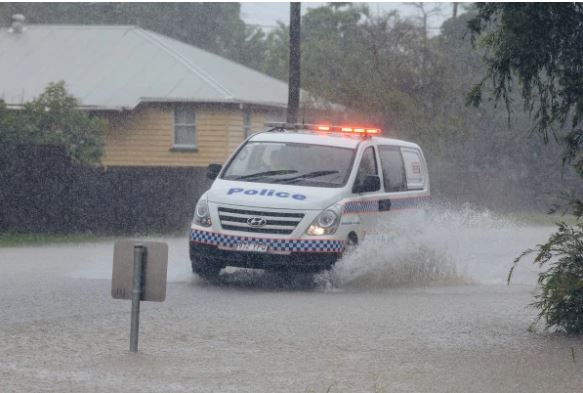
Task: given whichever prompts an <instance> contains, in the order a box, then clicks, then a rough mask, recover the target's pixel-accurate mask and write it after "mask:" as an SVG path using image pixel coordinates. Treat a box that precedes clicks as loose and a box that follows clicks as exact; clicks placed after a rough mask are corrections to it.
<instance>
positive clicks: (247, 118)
mask: <svg viewBox="0 0 583 393" xmlns="http://www.w3.org/2000/svg"><path fill="white" fill-rule="evenodd" d="M243 131H244V132H245V138H247V137H248V136H249V135H251V112H250V111H245V112H243Z"/></svg>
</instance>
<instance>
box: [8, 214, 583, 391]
mask: <svg viewBox="0 0 583 393" xmlns="http://www.w3.org/2000/svg"><path fill="white" fill-rule="evenodd" d="M552 230H553V229H552V228H551V227H534V226H520V225H516V224H514V223H512V222H509V221H506V220H501V219H497V218H494V217H493V216H492V215H490V214H489V213H487V212H482V213H478V212H475V211H472V210H470V209H467V210H465V211H461V212H460V211H458V212H455V213H454V212H452V211H448V210H441V211H438V212H435V213H433V214H432V215H431V216H429V217H425V218H424V219H423V222H422V225H418V223H417V224H415V225H412V224H411V225H406V224H403V225H396V226H394V225H393V226H391V227H388V226H387V227H386V228H384V227H383V228H380V229H379V231H380V235H378V236H376V237H370V238H369V239H368V240H366V241H365V242H363V244H362V245H361V247H360V248H359V249H358V250H357V251H356V252H355V253H354V254H352V255H351V256H350V257H348V258H347V259H346V260H344V261H342V262H340V263H339V264H338V265H337V266H336V267H335V268H334V269H333V271H331V272H329V273H325V274H320V275H318V276H317V277H315V279H313V280H312V279H309V278H306V277H299V278H296V279H294V280H292V281H289V280H286V278H285V277H282V276H279V275H276V274H263V273H262V272H254V271H247V270H241V269H228V270H227V271H226V272H223V274H222V275H221V278H220V280H219V282H218V283H217V285H208V284H206V283H204V282H203V281H201V280H199V279H198V278H196V277H195V276H193V275H192V273H191V272H190V267H189V260H188V254H187V240H186V239H187V237H186V236H184V238H172V239H163V240H164V241H166V242H167V243H168V244H169V246H170V256H169V271H168V279H169V284H168V293H167V300H166V301H165V302H164V303H143V304H142V319H141V335H140V352H139V353H138V354H129V353H128V333H129V311H130V303H129V302H127V301H121V300H113V299H112V298H111V297H110V284H111V283H110V280H111V263H112V254H113V242H110V241H104V242H97V243H86V244H76V245H58V246H57V245H46V246H38V247H14V248H0V354H1V356H0V391H1V392H40V391H55V392H80V391H99V392H101V391H103V392H118V391H120V392H121V391H130V392H131V391H140V392H391V393H392V392H548V391H556V392H574V393H575V392H582V391H583V366H582V365H583V339H581V338H573V337H567V336H565V335H562V334H558V333H554V334H552V333H545V332H542V331H540V330H539V331H537V332H529V331H528V326H529V325H530V323H531V322H532V321H533V320H534V318H535V316H536V313H535V311H534V310H532V309H529V308H528V307H527V306H528V304H529V303H530V302H531V301H532V295H533V291H534V288H535V286H534V285H535V282H536V273H537V270H536V269H535V268H534V267H533V266H532V265H531V264H530V262H529V261H528V260H525V261H524V262H522V263H521V265H520V266H519V268H518V270H517V273H516V275H515V276H514V278H513V281H512V284H511V285H510V286H506V277H507V273H508V269H509V268H510V266H511V264H512V260H513V259H514V258H515V257H516V256H517V255H519V254H520V253H521V252H522V251H523V250H524V249H526V248H529V247H532V246H534V245H535V244H537V243H540V242H542V241H544V240H545V239H546V238H547V237H548V235H549V234H550V233H551V232H552Z"/></svg>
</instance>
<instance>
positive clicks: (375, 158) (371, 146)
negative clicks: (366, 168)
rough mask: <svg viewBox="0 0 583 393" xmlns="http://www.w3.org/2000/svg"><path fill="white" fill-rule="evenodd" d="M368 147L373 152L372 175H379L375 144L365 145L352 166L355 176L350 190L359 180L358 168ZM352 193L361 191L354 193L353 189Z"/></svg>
mask: <svg viewBox="0 0 583 393" xmlns="http://www.w3.org/2000/svg"><path fill="white" fill-rule="evenodd" d="M369 148H370V149H371V150H372V154H373V161H374V165H375V174H374V175H376V176H379V175H380V172H379V160H378V158H377V156H378V154H377V152H376V149H375V146H374V145H368V146H365V147H364V148H363V149H362V153H361V154H360V159H359V160H358V164H356V165H355V167H354V168H355V176H354V181H353V182H352V190H354V187H355V186H356V185H357V181H358V180H359V179H358V172H359V170H360V165H361V164H362V159H363V158H364V155H365V154H366V151H367V150H368V149H369ZM379 191H381V190H380V189H379ZM370 192H378V191H370ZM352 193H353V194H361V193H355V192H354V191H353V192H352ZM367 194H368V193H367Z"/></svg>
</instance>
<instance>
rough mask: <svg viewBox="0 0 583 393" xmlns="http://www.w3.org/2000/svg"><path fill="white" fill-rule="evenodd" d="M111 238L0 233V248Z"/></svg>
mask: <svg viewBox="0 0 583 393" xmlns="http://www.w3.org/2000/svg"><path fill="white" fill-rule="evenodd" d="M109 239H111V237H106V236H98V235H94V234H91V233H74V234H67V235H56V234H48V233H0V247H16V246H36V245H45V244H49V243H56V244H66V243H85V242H96V241H104V240H109Z"/></svg>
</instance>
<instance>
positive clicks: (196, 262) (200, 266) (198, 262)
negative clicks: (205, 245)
mask: <svg viewBox="0 0 583 393" xmlns="http://www.w3.org/2000/svg"><path fill="white" fill-rule="evenodd" d="M190 261H191V265H192V272H193V273H195V274H197V275H198V276H199V277H201V278H203V279H205V280H207V281H216V279H217V278H218V277H219V273H220V272H221V269H222V267H221V266H220V265H216V264H214V263H213V262H212V261H211V260H210V259H208V258H192V259H191V260H190Z"/></svg>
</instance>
